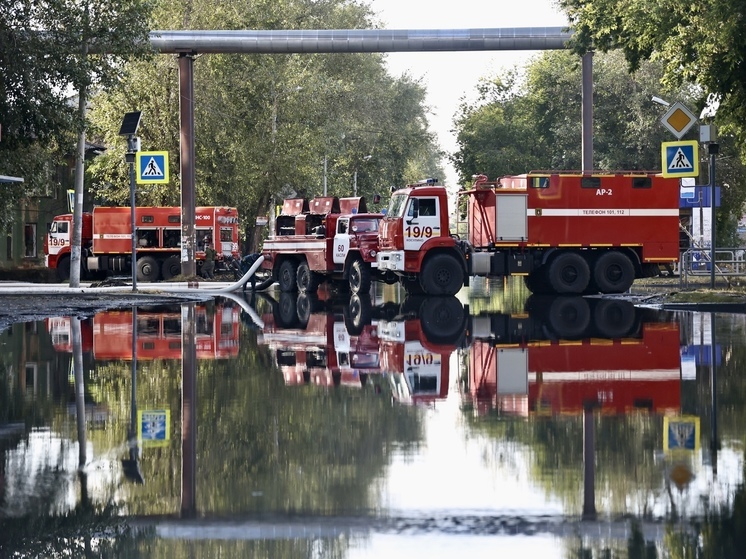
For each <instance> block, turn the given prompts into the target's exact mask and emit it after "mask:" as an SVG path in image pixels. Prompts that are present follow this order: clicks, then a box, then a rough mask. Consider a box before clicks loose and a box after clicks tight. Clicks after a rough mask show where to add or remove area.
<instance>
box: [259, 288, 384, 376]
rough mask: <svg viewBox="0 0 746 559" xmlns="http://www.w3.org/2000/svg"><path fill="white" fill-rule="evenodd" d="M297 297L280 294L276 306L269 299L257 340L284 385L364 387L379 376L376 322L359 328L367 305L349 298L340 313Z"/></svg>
mask: <svg viewBox="0 0 746 559" xmlns="http://www.w3.org/2000/svg"><path fill="white" fill-rule="evenodd" d="M296 297H298V296H296V295H295V294H292V293H284V292H282V293H280V299H279V301H275V300H272V299H270V303H271V305H272V312H271V313H267V314H266V315H265V316H263V317H262V320H263V322H264V328H263V331H262V333H261V336H260V340H259V342H260V343H262V344H264V345H267V346H269V347H270V349H271V350H272V351H273V352H274V354H275V358H276V361H277V365H278V367H279V368H280V370H281V371H282V374H283V377H284V379H285V383H286V384H288V385H298V384H309V383H310V384H315V385H320V386H339V385H349V386H363V385H365V384H366V382H367V379H368V375H369V374H371V373H379V372H380V362H379V354H378V332H377V323H376V321H367V324H361V323H360V316H361V314H360V313H362V314H364V315H366V316H367V313H368V312H369V307H370V301H369V300H368V301H365V300H364V299H360V298H359V297H357V296H356V295H353V296H352V297H351V299H350V300H349V301H345V302H346V303H347V306H346V307H345V308H344V310H342V309H341V308H340V305H333V304H328V302H324V301H320V300H319V299H318V297H317V296H315V295H307V294H301V295H300V297H298V298H296ZM267 299H269V298H267ZM334 307H336V308H334ZM351 309H352V310H351ZM351 312H352V314H350V313H351Z"/></svg>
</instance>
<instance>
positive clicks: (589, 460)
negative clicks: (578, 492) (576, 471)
mask: <svg viewBox="0 0 746 559" xmlns="http://www.w3.org/2000/svg"><path fill="white" fill-rule="evenodd" d="M594 408H595V405H594V404H590V403H586V404H585V405H584V406H583V515H582V518H583V520H596V453H595V450H596V425H595V423H594V418H593V410H594Z"/></svg>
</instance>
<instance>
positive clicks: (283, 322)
mask: <svg viewBox="0 0 746 559" xmlns="http://www.w3.org/2000/svg"><path fill="white" fill-rule="evenodd" d="M275 321H276V322H277V325H278V326H279V327H280V328H294V327H295V326H296V325H297V324H298V301H297V298H296V296H295V295H294V294H293V293H287V292H283V293H280V301H279V302H278V303H277V316H275Z"/></svg>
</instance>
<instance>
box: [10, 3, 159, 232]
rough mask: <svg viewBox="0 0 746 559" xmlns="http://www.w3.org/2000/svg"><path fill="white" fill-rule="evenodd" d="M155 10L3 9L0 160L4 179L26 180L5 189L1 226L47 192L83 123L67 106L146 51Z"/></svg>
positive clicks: (131, 6) (102, 6)
mask: <svg viewBox="0 0 746 559" xmlns="http://www.w3.org/2000/svg"><path fill="white" fill-rule="evenodd" d="M149 6H150V4H149V3H148V2H146V1H144V0H122V1H121V2H115V3H112V2H103V1H101V0H87V1H86V2H74V1H72V0H43V1H36V0H33V1H32V0H12V1H11V2H5V3H3V4H2V5H1V6H0V115H2V117H0V118H2V122H0V124H2V141H1V142H0V160H2V161H3V164H4V165H3V170H2V171H3V172H4V173H9V174H17V175H21V176H23V177H24V179H25V183H24V184H23V185H21V186H16V187H8V186H7V185H6V186H4V187H2V189H3V190H2V192H0V195H2V196H3V199H4V200H5V201H6V204H4V205H3V209H2V210H0V224H2V223H7V222H8V220H9V219H12V213H11V212H12V209H13V208H14V207H16V206H17V204H16V203H14V202H18V201H19V200H21V199H22V198H23V197H24V196H34V195H38V192H40V191H43V190H46V189H47V188H48V186H49V183H50V182H51V181H52V177H53V169H54V165H55V164H59V163H61V161H62V159H63V157H65V156H69V155H71V154H72V153H73V143H74V139H75V135H76V134H78V133H79V132H80V131H81V130H83V127H84V123H83V121H82V120H81V119H80V117H79V115H78V114H76V107H75V104H71V103H70V102H69V98H70V94H71V91H80V90H81V87H82V88H84V89H85V88H90V87H100V88H105V87H107V86H108V85H110V84H111V83H112V82H115V81H117V80H118V78H119V72H120V68H121V66H122V64H123V62H124V60H125V59H127V58H129V57H130V56H132V55H135V54H144V53H146V52H147V51H148V46H147V45H148V43H147V31H148V27H147V24H146V22H147V20H148V17H149ZM86 45H87V46H86ZM86 51H87V52H86ZM8 202H10V203H8Z"/></svg>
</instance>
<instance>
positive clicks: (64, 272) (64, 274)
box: [57, 255, 70, 282]
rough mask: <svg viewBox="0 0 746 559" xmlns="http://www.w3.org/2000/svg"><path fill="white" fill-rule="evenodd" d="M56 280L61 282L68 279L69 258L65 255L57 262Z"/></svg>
mask: <svg viewBox="0 0 746 559" xmlns="http://www.w3.org/2000/svg"><path fill="white" fill-rule="evenodd" d="M57 278H58V279H59V280H60V281H61V282H66V281H68V280H69V279H70V256H68V255H65V256H63V257H61V258H60V259H59V260H58V261H57Z"/></svg>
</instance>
